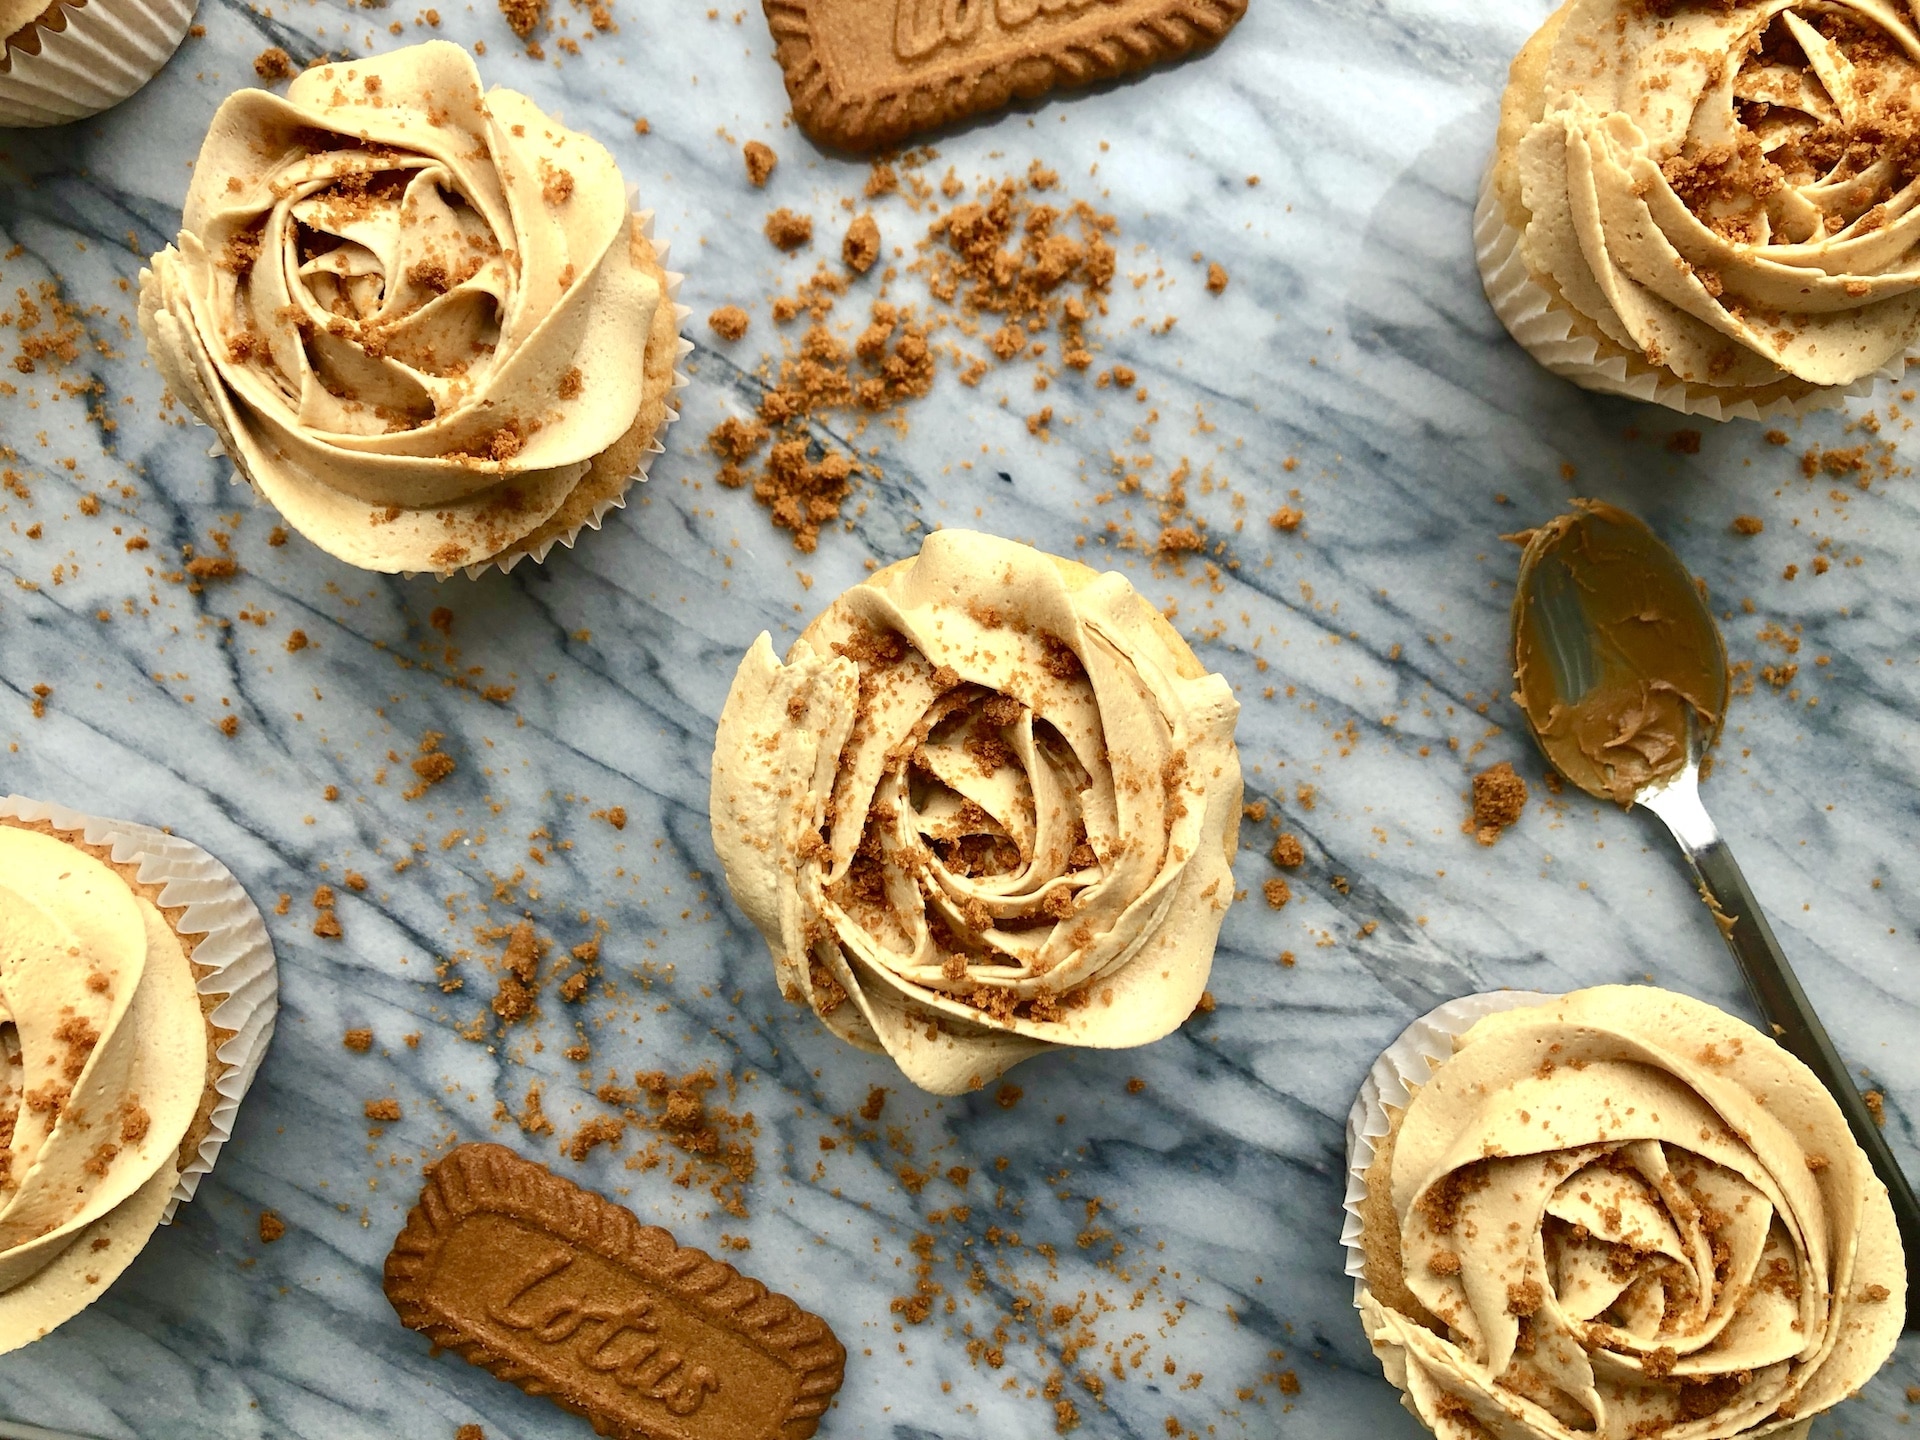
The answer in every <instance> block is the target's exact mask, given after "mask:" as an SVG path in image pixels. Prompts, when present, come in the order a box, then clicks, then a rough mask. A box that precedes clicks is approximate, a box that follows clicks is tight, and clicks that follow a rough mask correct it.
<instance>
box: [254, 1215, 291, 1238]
mask: <svg viewBox="0 0 1920 1440" xmlns="http://www.w3.org/2000/svg"><path fill="white" fill-rule="evenodd" d="M286 1233H287V1222H286V1221H284V1220H282V1219H281V1218H280V1217H279V1216H278V1215H276V1214H274V1213H273V1211H271V1210H262V1211H261V1212H260V1243H261V1244H262V1245H271V1244H273V1242H274V1241H276V1240H278V1239H279V1238H280V1237H281V1236H282V1235H284V1234H286Z"/></svg>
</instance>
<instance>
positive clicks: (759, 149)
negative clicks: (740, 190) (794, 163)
mask: <svg viewBox="0 0 1920 1440" xmlns="http://www.w3.org/2000/svg"><path fill="white" fill-rule="evenodd" d="M740 153H741V155H742V156H743V157H744V158H745V160H746V162H747V179H748V181H750V182H751V183H752V185H753V188H754V189H756V190H760V189H764V188H765V187H766V183H767V177H768V176H769V175H771V174H773V167H774V166H776V165H778V164H779V163H780V157H779V156H778V155H776V154H774V153H773V147H772V146H771V145H763V144H761V143H760V142H759V141H758V140H749V141H747V143H746V145H745V146H743V147H742V149H741V152H740Z"/></svg>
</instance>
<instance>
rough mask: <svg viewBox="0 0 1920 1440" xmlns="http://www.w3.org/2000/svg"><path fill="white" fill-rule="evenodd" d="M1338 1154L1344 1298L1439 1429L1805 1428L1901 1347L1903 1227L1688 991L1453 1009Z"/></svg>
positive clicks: (1409, 1049) (1377, 1085) (1511, 1000)
mask: <svg viewBox="0 0 1920 1440" xmlns="http://www.w3.org/2000/svg"><path fill="white" fill-rule="evenodd" d="M1348 1146H1349V1156H1348V1159H1349V1165H1350V1169H1349V1175H1350V1182H1349V1189H1348V1204H1347V1210H1348V1214H1349V1219H1348V1224H1347V1232H1346V1235H1345V1237H1344V1238H1345V1239H1346V1241H1347V1244H1348V1246H1349V1254H1350V1256H1351V1257H1352V1258H1351V1259H1350V1262H1349V1265H1348V1271H1349V1273H1350V1274H1353V1275H1354V1276H1355V1277H1356V1299H1355V1303H1356V1305H1357V1306H1358V1307H1359V1309H1360V1312H1361V1317H1362V1320H1363V1322H1364V1324H1365V1327H1366V1331H1367V1336H1368V1338H1369V1339H1370V1340H1371V1341H1372V1343H1373V1348H1374V1352H1375V1354H1377V1355H1378V1356H1379V1357H1380V1360H1381V1363H1382V1365H1383V1367H1384V1368H1385V1370H1386V1373H1387V1376H1388V1378H1389V1379H1390V1380H1392V1381H1393V1383H1394V1384H1395V1385H1397V1386H1399V1387H1400V1389H1401V1390H1402V1392H1403V1399H1404V1401H1405V1403H1406V1406H1407V1408H1408V1409H1410V1410H1411V1411H1413V1413H1414V1414H1416V1415H1417V1416H1419V1418H1420V1419H1421V1420H1422V1421H1423V1422H1424V1423H1425V1424H1426V1425H1427V1426H1428V1427H1429V1428H1431V1429H1432V1430H1433V1431H1434V1432H1435V1433H1436V1434H1438V1435H1441V1436H1443V1437H1455V1436H1482V1435H1485V1436H1492V1437H1495V1440H1574V1437H1582V1440H1586V1437H1600V1440H1614V1437H1618V1440H1626V1437H1630V1436H1636V1435H1660V1436H1663V1437H1671V1440H1733V1437H1740V1440H1746V1437H1759V1436H1762V1435H1772V1434H1787V1435H1803V1434H1804V1433H1805V1431H1806V1426H1807V1424H1808V1423H1809V1421H1810V1419H1811V1417H1812V1416H1813V1415H1814V1414H1816V1413H1817V1412H1819V1411H1821V1410H1824V1409H1826V1408H1827V1407H1829V1406H1831V1405H1834V1404H1836V1403H1837V1402H1839V1401H1840V1400H1842V1399H1844V1398H1846V1397H1847V1396H1848V1395H1849V1394H1851V1393H1852V1392H1853V1391H1855V1390H1857V1389H1858V1388H1859V1387H1860V1386H1861V1385H1863V1384H1864V1383H1865V1382H1866V1381H1867V1380H1868V1378H1869V1377H1871V1376H1872V1375H1873V1373H1874V1372H1875V1371H1876V1370H1878V1369H1879V1368H1880V1366H1881V1364H1882V1363H1883V1362H1884V1361H1885V1360H1886V1358H1887V1357H1888V1355H1889V1354H1891V1353H1892V1350H1893V1347H1894V1343H1895V1341H1896V1340H1897V1339H1898V1338H1899V1335H1900V1330H1901V1326H1902V1324H1903V1323H1904V1317H1905V1304H1904V1300H1905V1294H1906V1267H1905V1262H1904V1259H1903V1256H1902V1254H1901V1248H1900V1239H1899V1233H1898V1231H1897V1230H1896V1229H1895V1225H1894V1219H1893V1210H1892V1207H1891V1205H1890V1204H1889V1203H1888V1200H1887V1194H1886V1189H1885V1187H1884V1186H1882V1185H1881V1184H1880V1182H1879V1181H1878V1180H1877V1179H1876V1178H1875V1176H1874V1174H1873V1170H1872V1168H1871V1166H1870V1164H1869V1163H1868V1161H1867V1158H1866V1156H1865V1154H1864V1153H1862V1151H1861V1149H1860V1147H1859V1146H1858V1145H1857V1144H1856V1143H1855V1142H1854V1139H1853V1137H1852V1135H1851V1134H1849V1133H1848V1130H1847V1126H1846V1122H1845V1120H1844V1119H1843V1118H1842V1117H1841V1114H1840V1109H1839V1107H1838V1106H1837V1105H1835V1104H1834V1102H1833V1099H1832V1097H1831V1096H1829V1095H1828V1094H1827V1092H1826V1091H1825V1090H1824V1089H1823V1088H1822V1087H1821V1085H1820V1083H1819V1081H1818V1080H1816V1079H1815V1078H1814V1076H1813V1073H1812V1072H1811V1071H1809V1070H1808V1069H1807V1068H1806V1067H1805V1066H1804V1065H1802V1064H1801V1063H1800V1062H1799V1061H1798V1060H1796V1059H1794V1058H1793V1057H1792V1056H1790V1055H1788V1054H1787V1053H1786V1052H1785V1051H1784V1050H1782V1049H1781V1048H1780V1047H1779V1046H1778V1045H1777V1044H1775V1043H1774V1042H1773V1041H1772V1040H1770V1039H1768V1038H1767V1037H1765V1036H1763V1035H1762V1034H1761V1033H1760V1032H1759V1031H1757V1030H1755V1029H1753V1028H1752V1027H1751V1026H1748V1025H1746V1024H1743V1023H1742V1022H1740V1021H1738V1020H1736V1019H1734V1018H1733V1017H1731V1016H1729V1015H1726V1014H1724V1013H1722V1012H1721V1011H1719V1010H1716V1009H1715V1008H1714V1007H1712V1006H1710V1005H1707V1004H1704V1003H1703V1002H1701V1001H1698V1000H1694V999H1691V998H1689V997H1687V996H1684V995H1677V994H1674V993H1672V992H1670V991H1665V990H1658V989H1654V988H1652V987H1650V986H1623V985H1613V986H1602V987H1598V988H1595V989H1591V990H1581V991H1576V992H1574V993H1572V994H1569V995H1563V996H1557V997H1556V996H1542V995H1514V994H1491V995H1484V996H1473V997H1469V998H1468V999H1466V1000H1464V1001H1456V1002H1452V1003H1450V1004H1449V1005H1446V1006H1442V1007H1441V1008H1440V1009H1439V1010H1437V1011H1435V1012H1434V1013H1433V1014H1432V1015H1429V1016H1427V1017H1424V1018H1423V1019H1422V1020H1420V1021H1418V1022H1416V1023H1415V1025H1414V1026H1412V1027H1410V1028H1409V1030H1408V1031H1407V1033H1406V1034H1405V1035H1403V1036H1402V1037H1401V1038H1400V1040H1399V1041H1397V1042H1396V1043H1395V1045H1394V1046H1393V1047H1392V1048H1391V1049H1389V1050H1388V1051H1387V1053H1386V1054H1385V1055H1384V1056H1383V1057H1382V1058H1381V1061H1380V1062H1379V1063H1378V1064H1377V1065H1376V1066H1375V1067H1374V1071H1373V1073H1372V1074H1371V1075H1370V1076H1369V1077H1368V1081H1367V1084H1366V1085H1365V1086H1364V1087H1363V1088H1362V1091H1361V1096H1360V1100H1359V1101H1358V1102H1357V1103H1356V1105H1355V1107H1354V1114H1353V1117H1352V1119H1351V1120H1350V1122H1349V1127H1348Z"/></svg>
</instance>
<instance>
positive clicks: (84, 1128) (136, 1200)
mask: <svg viewBox="0 0 1920 1440" xmlns="http://www.w3.org/2000/svg"><path fill="white" fill-rule="evenodd" d="M276 1008H277V1004H276V985H275V976H274V964H273V950H272V946H271V944H270V943H269V942H268V940H267V935H266V927H265V925H264V924H263V923H262V921H261V919H260V914H259V911H258V910H257V909H255V908H254V906H253V904H252V902H251V901H250V900H248V899H247V897H246V894H245V892H244V891H243V890H241V889H240V887H239V885H238V883H237V882H236V881H235V880H234V879H233V876H232V875H231V874H229V873H228V872H227V871H226V869H225V868H224V867H222V866H221V865H220V864H219V862H217V861H215V860H213V858H212V857H211V856H209V855H207V854H206V852H205V851H203V850H200V849H199V848H198V847H197V846H194V845H191V844H189V843H188V842H186V841H183V840H179V839H177V838H176V837H173V836H170V835H165V834H162V833H161V832H159V831H152V830H148V829H146V828H145V827H142V826H136V825H129V824H126V823H124V822H117V821H104V820H98V819H95V818H93V817H89V816H81V815H75V814H72V813H71V812H67V811H63V810H60V809H58V808H56V807H52V806H47V805H42V804H38V803H36V802H32V801H23V800H20V799H18V798H15V797H10V798H7V799H5V800H0V1353H4V1352H6V1351H9V1350H13V1349H16V1348H18V1347H19V1346H21V1345H25V1344H27V1343H29V1342H31V1341H33V1340H37V1339H39V1338H40V1337H41V1336H42V1335H45V1334H46V1333H47V1332H48V1331H50V1330H52V1329H53V1328H54V1327H55V1326H57V1325H59V1324H61V1323H62V1322H64V1321H66V1320H68V1319H70V1318H71V1317H72V1316H73V1315H74V1314H76V1313H78V1312H79V1311H80V1310H82V1309H84V1308H85V1307H86V1306H87V1305H89V1304H91V1303H92V1302H93V1301H94V1300H96V1299H98V1298H99V1297H100V1296H101V1295H102V1294H104V1293H105V1291H106V1288H107V1287H108V1286H109V1285H111V1284H112V1283H113V1280H114V1278H115V1277H116V1276H118V1275H119V1274H120V1272H121V1271H122V1270H124V1269H125V1268H126V1267H127V1266H128V1265H129V1264H130V1263H131V1262H132V1260H133V1258H134V1256H136V1255H137V1254H139V1253H140V1251H141V1249H142V1248H144V1246H145V1245H146V1243H147V1241H148V1239H149V1238H150V1237H151V1236H152V1234H153V1232H154V1230H155V1228H156V1227H157V1226H159V1225H160V1224H162V1223H164V1222H165V1221H166V1220H167V1219H169V1218H170V1217H171V1216H172V1214H173V1211H174V1207H175V1206H176V1205H178V1204H179V1203H180V1202H181V1201H183V1200H187V1199H190V1198H192V1196H193V1193H194V1191H195V1189H196V1188H197V1186H198V1183H199V1180H200V1178H201V1177H202V1176H203V1175H205V1174H206V1173H207V1171H208V1170H210V1169H211V1168H212V1165H213V1162H214V1159H215V1157H216V1156H217V1154H218V1152H219V1150H220V1147H221V1145H222V1144H223V1143H224V1142H225V1140H226V1138H227V1136H228V1135H229V1134H230V1133H231V1131H232V1125H233V1117H234V1114H235V1112H236V1110H237V1108H238V1106H239V1102H240V1099H241V1097H242V1096H243V1095H244V1093H245V1091H246V1089H247V1086H248V1085H249V1083H250V1082H251V1081H252V1078H253V1075H254V1073H255V1071H256V1070H257V1069H258V1067H259V1064H260V1060H261V1058H262V1056H263V1055H264V1053H265V1049H266V1045H267V1041H268V1039H269V1038H270V1037H271V1035H272V1031H273V1019H274V1014H275V1010H276Z"/></svg>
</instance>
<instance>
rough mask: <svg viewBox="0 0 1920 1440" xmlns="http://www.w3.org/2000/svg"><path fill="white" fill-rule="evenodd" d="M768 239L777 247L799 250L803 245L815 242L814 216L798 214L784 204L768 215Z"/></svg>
mask: <svg viewBox="0 0 1920 1440" xmlns="http://www.w3.org/2000/svg"><path fill="white" fill-rule="evenodd" d="M767 239H769V240H771V241H772V242H773V244H774V246H775V247H776V248H777V249H781V250H798V249H799V248H800V247H801V246H802V245H811V244H812V243H813V217H812V216H811V215H796V214H794V213H793V211H791V210H789V209H787V207H786V206H784V205H782V206H781V207H780V208H779V209H778V210H776V211H774V212H773V213H772V214H771V215H769V216H767Z"/></svg>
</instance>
